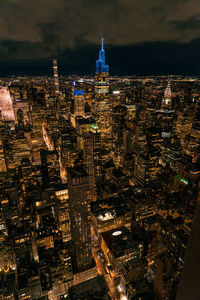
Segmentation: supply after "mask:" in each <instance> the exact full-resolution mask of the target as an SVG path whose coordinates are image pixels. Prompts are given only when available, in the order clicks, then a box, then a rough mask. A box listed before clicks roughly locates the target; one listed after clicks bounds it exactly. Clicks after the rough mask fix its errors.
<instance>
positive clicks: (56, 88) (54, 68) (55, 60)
mask: <svg viewBox="0 0 200 300" xmlns="http://www.w3.org/2000/svg"><path fill="white" fill-rule="evenodd" d="M53 72H54V83H55V93H56V95H58V94H59V82H58V65H57V59H55V58H54V59H53Z"/></svg>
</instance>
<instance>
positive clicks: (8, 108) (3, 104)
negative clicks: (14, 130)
mask: <svg viewBox="0 0 200 300" xmlns="http://www.w3.org/2000/svg"><path fill="white" fill-rule="evenodd" d="M0 111H1V116H2V120H3V121H15V115H14V110H13V102H12V99H11V95H10V91H9V89H8V87H7V86H0Z"/></svg>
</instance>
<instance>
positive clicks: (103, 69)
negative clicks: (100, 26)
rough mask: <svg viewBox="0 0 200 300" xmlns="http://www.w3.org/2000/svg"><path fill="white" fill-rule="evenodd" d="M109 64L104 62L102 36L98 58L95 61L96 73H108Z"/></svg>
mask: <svg viewBox="0 0 200 300" xmlns="http://www.w3.org/2000/svg"><path fill="white" fill-rule="evenodd" d="M108 72H109V66H108V65H106V63H105V51H104V49H103V38H102V42H101V50H100V51H99V59H98V60H97V61H96V73H108Z"/></svg>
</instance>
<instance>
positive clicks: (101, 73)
mask: <svg viewBox="0 0 200 300" xmlns="http://www.w3.org/2000/svg"><path fill="white" fill-rule="evenodd" d="M108 75H109V66H108V65H106V63H105V50H104V49H103V38H102V46H101V50H100V51H99V59H98V60H97V61H96V76H95V92H96V94H101V95H102V94H103V95H105V94H107V93H108V91H109V83H108Z"/></svg>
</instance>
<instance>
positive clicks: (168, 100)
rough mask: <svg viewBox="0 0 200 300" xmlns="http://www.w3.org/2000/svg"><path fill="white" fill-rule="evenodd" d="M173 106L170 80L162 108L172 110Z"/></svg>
mask: <svg viewBox="0 0 200 300" xmlns="http://www.w3.org/2000/svg"><path fill="white" fill-rule="evenodd" d="M171 104H172V91H171V83H170V80H168V83H167V87H166V89H165V92H164V97H163V100H162V108H171Z"/></svg>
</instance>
